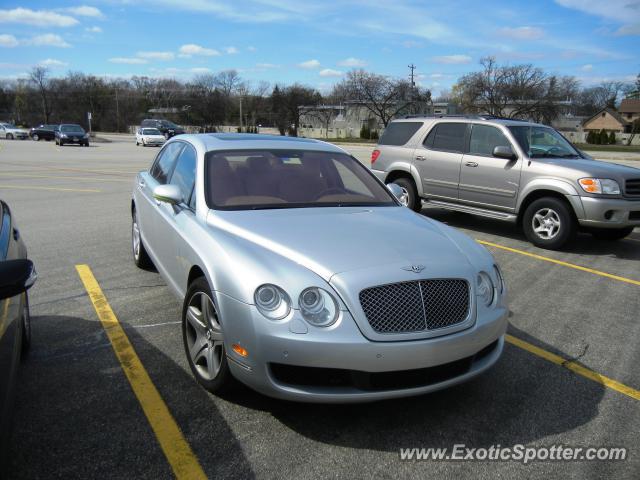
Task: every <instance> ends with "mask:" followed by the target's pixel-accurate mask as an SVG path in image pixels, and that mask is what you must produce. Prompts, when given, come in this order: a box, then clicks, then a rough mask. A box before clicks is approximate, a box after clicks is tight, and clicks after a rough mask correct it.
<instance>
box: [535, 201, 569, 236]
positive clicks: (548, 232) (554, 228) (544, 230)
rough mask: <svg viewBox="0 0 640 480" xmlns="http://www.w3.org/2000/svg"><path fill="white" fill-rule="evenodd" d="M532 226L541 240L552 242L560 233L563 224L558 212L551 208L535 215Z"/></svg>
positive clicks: (539, 211) (543, 209) (541, 210)
mask: <svg viewBox="0 0 640 480" xmlns="http://www.w3.org/2000/svg"><path fill="white" fill-rule="evenodd" d="M531 226H532V227H533V231H534V232H535V233H536V235H538V236H539V237H540V238H542V239H544V240H551V239H552V238H555V237H556V236H557V235H558V233H559V232H560V228H561V227H562V223H561V222H560V216H559V215H558V212H556V211H555V210H553V209H551V208H541V209H540V210H538V211H537V212H536V213H535V214H534V215H533V218H532V219H531Z"/></svg>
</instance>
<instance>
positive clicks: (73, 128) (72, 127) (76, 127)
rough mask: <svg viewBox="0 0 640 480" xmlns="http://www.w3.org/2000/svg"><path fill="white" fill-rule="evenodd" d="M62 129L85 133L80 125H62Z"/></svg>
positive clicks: (66, 131) (63, 130)
mask: <svg viewBox="0 0 640 480" xmlns="http://www.w3.org/2000/svg"><path fill="white" fill-rule="evenodd" d="M60 131H61V132H64V133H84V130H83V128H82V127H81V126H80V125H62V126H61V127H60Z"/></svg>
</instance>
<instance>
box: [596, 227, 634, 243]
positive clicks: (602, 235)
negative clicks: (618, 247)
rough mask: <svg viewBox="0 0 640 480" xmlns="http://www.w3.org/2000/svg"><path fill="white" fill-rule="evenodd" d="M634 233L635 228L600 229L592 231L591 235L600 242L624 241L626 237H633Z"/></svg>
mask: <svg viewBox="0 0 640 480" xmlns="http://www.w3.org/2000/svg"><path fill="white" fill-rule="evenodd" d="M631 232H633V227H627V228H598V229H595V230H591V235H593V236H594V237H595V238H597V239H598V240H609V241H614V240H622V239H623V238H624V237H627V236H629V235H631Z"/></svg>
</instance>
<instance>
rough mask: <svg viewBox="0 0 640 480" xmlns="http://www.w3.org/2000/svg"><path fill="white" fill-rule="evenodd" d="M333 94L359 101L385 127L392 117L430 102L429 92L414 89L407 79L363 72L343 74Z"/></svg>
mask: <svg viewBox="0 0 640 480" xmlns="http://www.w3.org/2000/svg"><path fill="white" fill-rule="evenodd" d="M335 93H336V95H340V94H342V95H344V93H346V94H347V95H348V96H349V97H350V98H351V99H352V100H357V101H359V102H361V104H362V106H363V107H364V108H366V109H367V110H369V111H370V112H371V113H372V114H373V115H374V116H375V117H376V118H378V119H379V120H380V122H382V124H383V125H384V126H385V127H386V126H387V125H388V124H389V122H390V121H391V119H393V117H395V116H396V115H398V114H400V113H401V112H408V110H409V108H410V107H415V106H417V105H419V104H421V103H423V104H424V103H427V102H428V101H429V100H430V99H431V92H429V90H426V89H422V88H419V87H414V86H412V85H411V83H410V82H408V81H407V80H394V79H391V78H389V77H386V76H384V75H377V74H375V73H369V72H365V71H364V70H353V71H351V72H349V73H347V78H346V79H345V80H344V81H343V82H342V83H341V84H339V85H338V86H337V87H336V91H335Z"/></svg>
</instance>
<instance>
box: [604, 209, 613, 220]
mask: <svg viewBox="0 0 640 480" xmlns="http://www.w3.org/2000/svg"><path fill="white" fill-rule="evenodd" d="M611 217H613V210H607V211H606V212H604V218H605V219H606V220H611Z"/></svg>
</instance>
